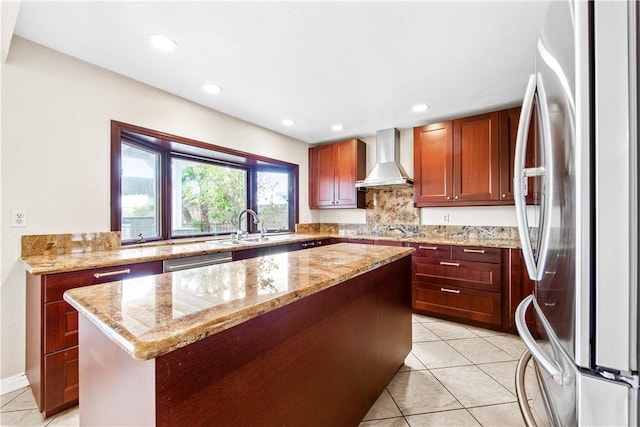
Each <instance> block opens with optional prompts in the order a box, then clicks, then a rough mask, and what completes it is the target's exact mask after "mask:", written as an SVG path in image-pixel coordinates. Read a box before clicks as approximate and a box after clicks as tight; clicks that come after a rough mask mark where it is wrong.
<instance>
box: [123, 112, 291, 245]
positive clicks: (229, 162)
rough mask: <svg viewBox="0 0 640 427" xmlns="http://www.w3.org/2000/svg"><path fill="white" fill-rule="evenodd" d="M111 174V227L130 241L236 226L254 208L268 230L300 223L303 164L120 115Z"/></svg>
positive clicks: (217, 232) (200, 233)
mask: <svg viewBox="0 0 640 427" xmlns="http://www.w3.org/2000/svg"><path fill="white" fill-rule="evenodd" d="M111 175H112V177H111V229H112V230H114V231H118V230H119V231H120V232H121V238H122V243H123V244H127V243H134V242H137V241H142V240H144V241H153V240H166V239H177V238H185V237H198V236H215V235H224V234H229V233H233V232H235V231H236V229H237V228H238V214H239V213H240V212H241V211H242V210H243V209H247V208H249V209H253V210H254V211H256V213H257V214H258V217H259V218H260V220H261V222H262V224H263V225H264V227H265V229H266V230H267V232H276V231H293V230H294V227H295V223H296V222H297V218H298V202H297V200H298V192H297V186H298V166H297V165H294V164H291V163H287V162H283V161H280V160H274V159H268V158H264V157H261V156H256V155H252V154H247V153H242V152H238V151H235V150H230V149H228V148H224V147H218V146H213V145H210V144H206V143H203V142H199V141H193V140H189V139H186V138H182V137H177V136H173V135H167V134H163V133H160V132H156V131H153V130H149V129H144V128H140V127H137V126H133V125H128V124H125V123H120V122H116V121H112V124H111ZM242 221H243V222H242V223H241V227H242V228H243V229H245V230H248V231H249V232H257V231H258V226H257V225H255V224H254V223H253V221H249V218H246V217H245V216H243V217H242Z"/></svg>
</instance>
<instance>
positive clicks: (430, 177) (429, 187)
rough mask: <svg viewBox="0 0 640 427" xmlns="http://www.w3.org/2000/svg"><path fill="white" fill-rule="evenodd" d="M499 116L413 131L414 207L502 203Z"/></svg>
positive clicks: (458, 121) (446, 123)
mask: <svg viewBox="0 0 640 427" xmlns="http://www.w3.org/2000/svg"><path fill="white" fill-rule="evenodd" d="M498 118H499V115H498V113H497V112H494V113H487V114H481V115H477V116H472V117H465V118H461V119H456V120H453V121H448V122H442V123H435V124H431V125H426V126H421V127H417V128H415V129H414V137H413V138H414V139H413V144H414V174H415V178H414V185H415V192H414V203H415V205H416V206H418V207H421V206H452V205H482V204H487V202H494V203H495V202H499V196H500V194H499V182H500V181H499V177H500V176H499V164H500V163H499V160H500V151H499V147H498V145H499V137H498Z"/></svg>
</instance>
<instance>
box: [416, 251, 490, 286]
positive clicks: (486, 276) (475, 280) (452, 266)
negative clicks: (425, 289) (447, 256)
mask: <svg viewBox="0 0 640 427" xmlns="http://www.w3.org/2000/svg"><path fill="white" fill-rule="evenodd" d="M414 262H415V270H414V278H413V279H414V281H416V282H422V283H436V284H441V285H447V286H456V287H463V288H469V289H478V290H482V291H493V292H500V286H501V281H500V280H501V271H500V265H497V264H488V263H483V262H469V261H459V260H449V261H444V260H437V259H430V258H414Z"/></svg>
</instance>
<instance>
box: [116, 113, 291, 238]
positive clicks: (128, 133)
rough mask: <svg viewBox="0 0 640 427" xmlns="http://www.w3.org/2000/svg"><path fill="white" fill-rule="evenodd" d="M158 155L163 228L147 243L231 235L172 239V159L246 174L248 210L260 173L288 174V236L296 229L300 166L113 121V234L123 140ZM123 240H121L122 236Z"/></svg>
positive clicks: (118, 205) (119, 208)
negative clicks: (233, 168) (212, 164)
mask: <svg viewBox="0 0 640 427" xmlns="http://www.w3.org/2000/svg"><path fill="white" fill-rule="evenodd" d="M123 139H124V140H126V141H127V143H128V144H133V145H136V146H139V147H140V148H144V149H146V150H151V151H154V152H157V153H159V154H160V156H161V160H160V171H159V175H160V177H159V179H160V183H159V190H160V194H159V197H158V199H159V203H160V205H161V206H160V209H159V210H158V211H159V215H160V218H158V222H159V224H160V235H159V236H150V237H148V238H147V237H146V236H144V240H145V241H146V242H152V241H164V240H180V239H194V238H206V237H211V236H220V235H225V234H229V233H217V234H216V233H210V234H202V233H199V234H190V235H186V234H185V235H177V236H172V234H171V231H172V224H171V222H172V221H171V218H172V211H171V159H172V158H173V157H174V156H175V157H176V158H182V159H184V158H187V159H189V158H190V159H193V160H198V161H205V162H208V163H214V164H219V165H222V166H232V167H238V168H241V169H246V170H247V202H246V206H247V207H248V208H249V209H253V210H256V209H257V204H258V200H257V189H258V184H257V174H258V171H264V170H271V171H273V170H276V171H280V172H286V173H288V174H289V189H288V190H289V191H288V192H289V220H288V222H289V230H287V231H289V232H293V231H295V225H296V223H298V218H299V166H298V165H296V164H294V163H289V162H285V161H283V160H277V159H271V158H268V157H264V156H260V155H256V154H251V153H246V152H243V151H239V150H234V149H231V148H227V147H221V146H218V145H214V144H209V143H206V142H202V141H197V140H193V139H189V138H185V137H181V136H177V135H171V134H168V133H164V132H159V131H156V130H153V129H148V128H143V127H140V126H136V125H132V124H128V123H123V122H119V121H116V120H112V121H111V174H110V185H111V195H110V197H111V200H110V206H111V231H120V232H121V231H122V200H121V193H122V182H121V171H122V147H121V145H122V140H123ZM244 221H245V226H246V227H247V228H246V229H247V230H248V231H249V232H250V233H255V232H257V231H258V230H257V227H256V226H255V225H254V224H253V221H249V219H248V218H244ZM121 239H122V236H121ZM121 243H122V245H129V244H134V243H137V240H133V239H131V240H122V241H121Z"/></svg>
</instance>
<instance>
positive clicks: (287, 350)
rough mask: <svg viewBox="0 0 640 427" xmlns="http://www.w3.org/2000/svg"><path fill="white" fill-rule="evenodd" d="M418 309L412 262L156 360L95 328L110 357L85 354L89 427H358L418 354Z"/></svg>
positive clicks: (87, 341) (87, 340)
mask: <svg viewBox="0 0 640 427" xmlns="http://www.w3.org/2000/svg"><path fill="white" fill-rule="evenodd" d="M410 303H411V259H410V257H404V258H402V259H400V260H397V261H394V262H392V263H390V264H387V265H384V266H381V267H379V268H377V269H375V270H373V271H371V272H368V273H365V274H362V275H360V276H356V277H354V278H352V279H349V280H347V281H345V282H343V283H340V284H337V285H335V286H333V287H330V288H328V289H325V290H323V291H321V292H318V293H316V294H313V295H310V296H307V297H305V298H301V299H300V300H298V301H296V302H293V303H291V304H288V305H286V306H283V307H280V308H278V309H276V310H274V311H271V312H268V313H266V314H264V315H260V316H258V317H255V318H253V319H250V320H248V321H246V322H244V323H241V324H239V325H237V326H234V327H232V328H230V329H227V330H225V331H223V332H220V333H218V334H215V335H212V336H210V337H207V338H204V339H202V340H200V341H197V342H195V343H192V344H190V345H188V346H185V347H182V348H179V349H176V350H174V351H172V352H169V353H167V354H164V355H162V356H159V357H157V358H156V359H152V360H149V361H139V360H134V359H133V358H131V357H129V356H128V355H127V354H126V353H125V352H124V351H123V350H121V349H120V348H119V347H117V345H116V344H115V343H113V342H111V341H110V340H109V339H108V338H106V337H105V336H104V335H103V334H102V333H101V332H100V331H98V329H97V328H96V327H95V326H93V325H90V328H89V329H91V328H93V329H94V331H93V332H94V334H98V335H101V336H100V337H98V338H97V340H98V341H102V342H104V343H105V344H106V345H107V346H110V347H111V350H110V351H105V350H104V349H103V350H99V351H95V350H92V353H93V359H92V358H84V357H83V355H84V353H82V352H81V358H80V372H81V377H80V389H81V398H80V421H81V425H84V424H101V425H114V423H115V424H122V423H128V424H131V422H132V421H133V422H134V423H135V424H149V423H151V424H155V425H158V426H173V425H193V426H195V425H220V426H240V425H241V426H276V425H277V426H283V425H286V426H300V425H304V426H334V425H335V426H337V425H345V426H346V425H358V424H359V423H360V421H361V420H362V418H363V417H364V416H365V415H366V413H367V411H368V410H369V408H370V407H371V406H372V405H373V403H374V402H375V401H376V399H377V398H378V396H379V395H380V393H382V391H383V390H384V388H385V387H386V385H387V384H388V383H389V381H390V380H391V379H392V378H393V376H394V375H395V373H396V371H397V369H398V368H399V367H400V366H401V365H402V363H403V361H404V359H405V357H406V356H407V355H408V353H409V351H410V350H411V304H410ZM84 323H88V320H86V319H84V318H83V319H82V320H81V323H80V327H81V329H80V346H81V348H83V347H91V348H93V349H98V348H99V346H96V345H94V343H92V341H93V339H92V337H91V334H90V335H88V336H87V337H84V336H83V333H84V331H83V324H84ZM82 351H84V350H82ZM114 352H115V353H118V352H119V353H120V356H121V357H124V358H128V360H126V361H125V362H124V363H121V361H120V360H119V358H118V357H119V356H116V358H115V359H114V358H113V357H114V356H110V354H112V353H114ZM101 358H104V360H101ZM85 370H86V371H94V374H92V375H91V374H85ZM97 370H100V371H101V372H100V373H99V374H97V373H95V371H97ZM135 371H139V372H135ZM150 377H153V379H154V381H152V382H150V381H149V378H150ZM107 379H108V380H107ZM105 380H107V382H106V383H105ZM127 387H131V390H132V391H130V392H126V393H128V394H129V395H131V397H130V398H123V399H117V400H116V401H115V402H114V400H112V396H111V394H114V396H118V395H119V394H120V393H123V394H124V393H125V391H124V390H125V389H126V388H127ZM135 395H138V397H137V398H136V397H135ZM149 395H151V396H155V401H154V402H150V401H141V398H140V396H149ZM106 402H108V404H107V403H106ZM114 403H115V405H114ZM92 405H95V406H92ZM145 411H146V412H147V414H146V415H145V414H142V413H141V412H145ZM148 412H153V414H152V415H153V422H150V421H149V418H146V416H148V415H149V414H148ZM84 414H91V416H92V418H91V419H88V418H84ZM118 414H129V415H128V416H129V417H131V418H128V419H121V418H118V417H120V415H118ZM87 416H89V415H87ZM114 417H115V418H114Z"/></svg>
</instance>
